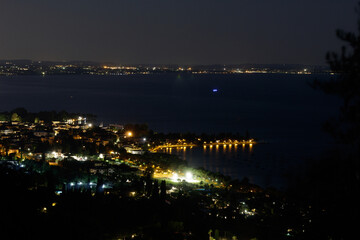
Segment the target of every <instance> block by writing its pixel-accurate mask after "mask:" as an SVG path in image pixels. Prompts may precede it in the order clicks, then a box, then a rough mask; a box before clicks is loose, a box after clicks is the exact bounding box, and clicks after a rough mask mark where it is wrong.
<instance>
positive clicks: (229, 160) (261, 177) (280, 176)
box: [163, 143, 321, 189]
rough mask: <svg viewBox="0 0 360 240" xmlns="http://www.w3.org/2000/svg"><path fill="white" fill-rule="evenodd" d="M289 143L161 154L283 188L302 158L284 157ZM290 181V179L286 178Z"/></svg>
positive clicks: (313, 152) (229, 174)
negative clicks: (174, 155)
mask: <svg viewBox="0 0 360 240" xmlns="http://www.w3.org/2000/svg"><path fill="white" fill-rule="evenodd" d="M320 146H321V145H313V146H312V147H311V148H309V147H308V148H307V151H305V153H307V154H308V155H309V156H311V155H314V154H315V153H316V150H319V149H320ZM295 147H299V146H293V145H291V144H278V143H277V144H252V145H250V144H249V145H243V144H239V145H232V146H230V145H227V146H223V145H215V146H201V147H194V148H191V149H190V148H186V149H184V148H182V149H181V148H178V149H177V148H173V149H171V148H169V149H167V150H166V149H164V150H163V152H165V153H170V154H176V155H178V156H179V157H181V158H182V159H184V160H186V161H187V163H188V165H189V166H190V167H195V168H196V167H202V168H204V169H207V170H209V171H213V172H220V173H222V174H224V175H227V176H230V177H231V178H232V179H239V180H242V179H243V178H244V177H247V178H248V179H249V180H250V182H251V183H254V184H257V185H259V186H261V187H270V186H272V187H276V188H280V189H284V188H285V187H286V186H287V184H288V181H289V177H291V173H292V171H293V170H294V169H298V168H299V167H300V166H301V164H302V162H303V160H304V159H306V158H307V157H306V154H305V155H301V156H300V155H296V154H288V153H289V152H292V148H295ZM290 180H291V179H290Z"/></svg>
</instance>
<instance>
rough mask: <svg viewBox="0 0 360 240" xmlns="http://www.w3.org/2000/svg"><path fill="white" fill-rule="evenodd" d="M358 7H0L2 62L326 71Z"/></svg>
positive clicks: (242, 1) (67, 3)
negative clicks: (276, 66)
mask: <svg viewBox="0 0 360 240" xmlns="http://www.w3.org/2000/svg"><path fill="white" fill-rule="evenodd" d="M357 2H358V0H62V1H61V0H0V31H1V33H0V59H33V60H93V61H112V62H117V63H124V64H125V63H178V64H213V63H223V64H230V63H302V64H325V60H324V59H325V57H324V56H325V53H326V52H327V51H328V50H335V51H338V50H339V48H340V46H341V44H342V43H341V42H340V41H339V40H337V38H336V37H335V30H336V29H338V28H341V29H346V30H352V31H353V30H355V29H356V13H355V7H356V5H357Z"/></svg>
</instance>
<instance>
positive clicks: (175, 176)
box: [172, 173, 179, 182]
mask: <svg viewBox="0 0 360 240" xmlns="http://www.w3.org/2000/svg"><path fill="white" fill-rule="evenodd" d="M178 179H179V175H178V174H177V173H174V174H173V176H172V180H173V181H174V182H177V180H178Z"/></svg>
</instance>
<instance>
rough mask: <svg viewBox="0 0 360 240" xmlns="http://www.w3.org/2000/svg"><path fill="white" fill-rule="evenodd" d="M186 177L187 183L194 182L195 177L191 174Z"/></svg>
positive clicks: (188, 173)
mask: <svg viewBox="0 0 360 240" xmlns="http://www.w3.org/2000/svg"><path fill="white" fill-rule="evenodd" d="M185 176H186V181H187V182H192V181H193V175H192V173H191V172H187V173H186V175H185Z"/></svg>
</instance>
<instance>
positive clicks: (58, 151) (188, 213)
mask: <svg viewBox="0 0 360 240" xmlns="http://www.w3.org/2000/svg"><path fill="white" fill-rule="evenodd" d="M0 117H1V121H0V153H1V161H0V163H1V165H0V166H1V171H2V172H3V173H11V174H12V175H14V174H15V175H16V176H18V177H17V178H16V179H13V178H12V177H11V176H12V175H11V176H9V175H6V174H5V176H8V178H9V179H7V177H5V179H4V181H5V182H7V183H10V182H9V181H14V182H11V184H14V186H13V187H15V186H16V185H17V184H20V183H21V181H23V180H22V179H27V180H26V181H27V184H26V187H25V189H23V191H26V192H28V193H29V194H30V193H31V194H33V195H32V196H33V197H34V196H37V195H38V196H42V194H47V195H48V196H49V197H47V198H46V199H42V200H41V201H40V200H38V201H36V202H35V203H34V206H32V207H35V208H36V209H37V210H36V211H37V213H35V215H36V216H37V218H40V219H42V221H48V220H49V221H50V222H51V221H58V218H59V217H60V216H61V215H62V214H61V213H60V212H61V211H64V212H66V211H72V210H70V209H71V208H70V209H69V206H71V204H73V203H72V202H74V201H75V202H77V201H81V202H82V203H80V202H79V203H78V204H80V205H83V204H90V202H93V201H95V202H96V204H95V203H92V204H95V205H97V207H99V208H100V209H101V208H104V207H105V205H103V204H105V203H106V204H110V205H109V206H113V204H122V205H121V206H122V207H121V209H122V210H121V212H122V214H124V217H125V216H126V218H128V219H129V222H127V221H125V220H124V219H123V220H122V221H121V222H123V224H124V226H128V225H127V223H129V224H130V223H131V228H128V227H127V228H126V229H127V230H126V231H125V229H123V228H121V227H120V228H115V230H114V229H112V228H111V219H113V218H116V211H117V210H116V209H117V208H115V210H113V211H114V214H115V215H112V214H109V213H106V214H105V213H101V212H100V213H98V214H97V217H100V218H102V217H101V216H102V215H103V214H105V215H106V220H104V223H103V224H106V225H109V226H108V227H109V228H111V233H112V234H111V235H110V236H107V238H109V239H148V237H149V236H152V237H154V236H155V237H156V233H157V231H158V230H156V229H157V225H156V224H158V222H157V221H153V219H152V216H153V217H156V216H157V217H156V218H159V220H158V221H160V222H161V224H165V223H163V222H162V221H163V220H164V219H163V218H167V220H166V225H167V227H166V231H165V232H168V234H169V236H173V237H174V236H181V237H183V238H184V239H193V238H194V239H199V237H202V238H204V237H206V238H210V239H211V238H212V237H213V236H215V235H217V237H219V236H220V237H222V238H221V239H241V238H238V237H240V235H241V236H246V237H247V238H248V239H253V238H256V237H260V235H259V233H260V232H261V233H263V232H267V231H271V232H272V234H275V235H276V236H279V237H280V238H283V237H290V238H291V237H298V236H307V232H308V231H310V230H311V215H312V214H313V213H312V212H311V210H312V209H311V206H307V205H306V206H296V205H294V204H295V202H291V201H290V199H287V198H286V197H285V195H283V193H281V192H279V191H277V190H275V189H266V190H265V189H262V188H261V187H259V186H256V185H254V184H251V183H250V182H249V180H248V179H246V178H244V179H242V180H237V179H231V178H230V177H228V176H224V175H222V174H220V173H213V172H210V171H207V170H205V169H202V168H196V169H195V168H190V167H188V166H187V164H186V162H185V161H184V160H182V159H180V158H179V157H178V156H176V155H171V154H168V153H169V152H171V149H180V150H182V151H186V149H187V148H193V147H200V148H204V149H209V150H210V149H212V148H214V149H218V148H220V147H221V148H236V147H241V148H250V149H252V148H253V147H256V144H257V143H256V141H255V140H254V139H212V140H209V139H207V141H204V140H203V139H201V138H199V137H195V138H193V139H184V138H183V139H169V138H168V137H167V139H166V140H165V139H162V138H159V137H158V136H156V134H155V135H149V131H148V130H147V129H146V126H145V125H131V124H130V125H121V124H109V125H108V126H103V125H100V126H95V124H94V123H92V122H91V121H89V119H91V118H92V116H91V115H89V116H86V115H81V116H79V115H76V114H70V113H66V112H60V113H58V112H42V113H37V114H36V113H28V112H27V111H26V110H25V109H21V108H20V109H15V110H13V111H12V112H5V113H2V114H0ZM61 117H64V118H63V119H59V118H61ZM42 118H43V119H42ZM15 175H14V176H15ZM8 187H9V186H8ZM10 187H11V186H10ZM15 188H16V187H15ZM35 198H36V197H35ZM17 201H18V200H17ZM29 201H30V200H29ZM15 202H16V201H15ZM69 204H70V205H69ZM124 208H125V209H126V210H125V209H124ZM144 208H146V209H147V210H145V209H144ZM148 208H150V209H153V210H154V211H155V212H153V210H149V209H148ZM159 208H161V209H166V210H165V212H162V211H161V210H159ZM139 209H144V210H141V211H145V212H146V214H145V215H143V213H142V212H141V211H140V212H139ZM156 209H157V210H156ZM179 210H180V211H182V212H178V211H179ZM59 211H60V212H59ZM149 211H150V212H149ZM167 211H169V212H172V214H171V216H167V215H166V212H167ZM134 213H136V214H137V217H136V218H134V216H133V214H134ZM159 214H160V215H159ZM289 214H290V215H289ZM105 215H104V217H105ZM85 216H87V215H86V214H85ZM280 216H282V217H285V216H287V218H286V219H287V220H286V221H285V222H283V221H273V220H274V219H278V218H279V217H280ZM149 217H150V219H148V218H149ZM189 217H190V218H189ZM60 218H61V217H60ZM138 218H143V219H144V222H142V221H140V222H138V221H137V219H138ZM168 218H170V219H168ZM46 219H48V220H46ZM55 219H56V220H55ZM146 219H148V220H146ZM190 219H192V220H190ZM94 220H95V219H94ZM109 221H110V222H109ZM199 221H201V222H206V223H207V224H204V225H199ZM299 221H300V222H301V223H299ZM160 222H159V223H160ZM74 224H75V223H74ZM209 226H210V227H209ZM47 227H49V228H53V227H56V224H55V225H50V226H47ZM129 229H130V231H129ZM113 230H114V231H113ZM183 238H181V239H183Z"/></svg>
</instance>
